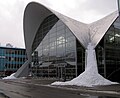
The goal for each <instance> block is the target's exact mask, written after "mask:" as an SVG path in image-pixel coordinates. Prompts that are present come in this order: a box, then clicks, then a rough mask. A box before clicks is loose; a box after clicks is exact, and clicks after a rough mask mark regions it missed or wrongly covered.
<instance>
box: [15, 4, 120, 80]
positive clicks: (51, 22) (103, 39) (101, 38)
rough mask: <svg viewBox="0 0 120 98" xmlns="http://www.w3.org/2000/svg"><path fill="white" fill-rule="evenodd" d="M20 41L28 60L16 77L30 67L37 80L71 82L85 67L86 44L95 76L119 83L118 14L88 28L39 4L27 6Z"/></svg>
mask: <svg viewBox="0 0 120 98" xmlns="http://www.w3.org/2000/svg"><path fill="white" fill-rule="evenodd" d="M23 23H24V37H25V45H26V52H27V57H28V60H27V61H26V63H25V64H24V65H23V66H22V67H21V68H20V69H19V70H18V71H17V73H16V75H15V76H16V77H20V76H22V73H24V72H25V70H26V69H27V68H28V65H29V64H30V65H31V66H30V69H31V73H32V75H33V76H35V77H36V76H37V77H54V78H59V79H63V78H67V79H72V78H74V77H76V76H78V75H80V74H81V73H82V72H83V71H84V70H85V67H86V57H87V54H86V50H87V46H88V44H89V42H91V44H92V45H93V46H94V48H95V51H96V57H97V64H98V72H99V74H101V75H102V76H103V77H105V78H107V79H109V80H112V81H117V82H119V81H120V79H119V77H118V75H119V74H120V70H119V69H120V56H119V55H120V45H119V44H120V19H119V15H118V11H116V12H113V13H111V14H110V15H108V16H106V17H104V18H102V19H100V20H98V21H96V22H94V23H91V24H84V23H81V22H79V21H77V20H74V19H71V18H69V17H67V16H65V15H63V14H61V13H59V12H56V11H54V10H52V9H49V8H47V7H45V6H43V5H41V4H40V3H36V2H31V3H29V4H28V5H27V7H26V9H25V12H24V20H23Z"/></svg>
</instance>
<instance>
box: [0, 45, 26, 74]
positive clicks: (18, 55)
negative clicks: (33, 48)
mask: <svg viewBox="0 0 120 98" xmlns="http://www.w3.org/2000/svg"><path fill="white" fill-rule="evenodd" d="M25 61H26V52H25V49H19V48H7V47H0V76H3V75H7V76H8V75H10V74H11V73H13V72H16V71H17V69H19V68H20V67H21V66H22V65H23V64H24V62H25Z"/></svg>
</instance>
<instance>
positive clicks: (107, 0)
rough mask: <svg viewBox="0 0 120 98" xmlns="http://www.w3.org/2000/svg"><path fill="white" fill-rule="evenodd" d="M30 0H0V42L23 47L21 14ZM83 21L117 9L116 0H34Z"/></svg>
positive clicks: (96, 18) (94, 19) (88, 20)
mask: <svg viewBox="0 0 120 98" xmlns="http://www.w3.org/2000/svg"><path fill="white" fill-rule="evenodd" d="M30 1H32V0H0V43H1V45H2V46H3V45H5V44H6V43H11V44H12V45H13V46H15V47H21V48H23V47H25V46H24V37H23V14H24V9H25V7H26V5H27V4H28V3H29V2H30ZM35 1H38V2H40V3H42V4H44V5H47V6H48V7H50V8H52V9H54V10H56V11H59V12H61V13H63V14H65V15H67V16H70V17H71V18H74V19H77V20H79V21H81V22H84V23H91V22H93V21H96V20H98V19H100V18H102V17H104V16H106V15H108V14H110V13H112V12H113V11H115V10H117V0H35Z"/></svg>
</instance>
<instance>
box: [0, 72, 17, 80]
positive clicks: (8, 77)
mask: <svg viewBox="0 0 120 98" xmlns="http://www.w3.org/2000/svg"><path fill="white" fill-rule="evenodd" d="M14 74H15V73H13V74H11V75H10V76H7V77H4V78H2V79H16V77H15V76H14Z"/></svg>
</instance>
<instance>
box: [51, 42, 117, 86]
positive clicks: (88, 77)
mask: <svg viewBox="0 0 120 98" xmlns="http://www.w3.org/2000/svg"><path fill="white" fill-rule="evenodd" d="M87 49H88V50H86V54H87V64H86V68H85V71H84V72H83V73H82V74H80V75H79V76H78V77H76V78H74V79H73V80H71V81H67V82H54V83H52V84H51V85H77V86H87V87H92V86H96V85H111V84H117V83H116V82H111V81H109V80H107V79H105V78H104V77H102V76H101V75H100V74H99V73H98V69H97V61H96V54H95V50H94V48H93V46H92V45H91V43H90V44H89V45H88V47H87Z"/></svg>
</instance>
